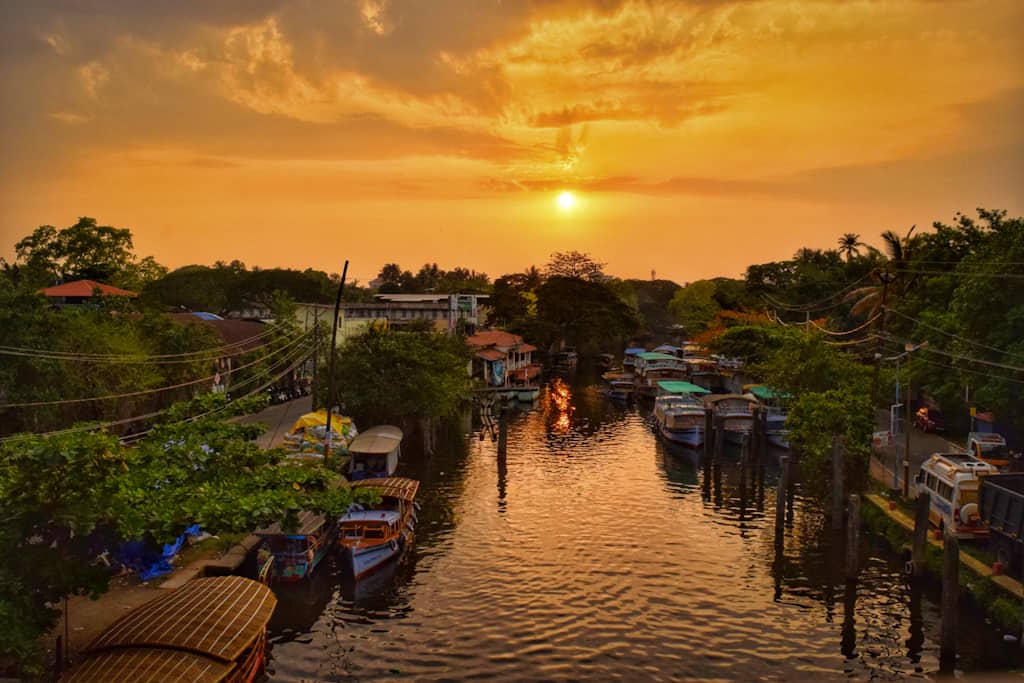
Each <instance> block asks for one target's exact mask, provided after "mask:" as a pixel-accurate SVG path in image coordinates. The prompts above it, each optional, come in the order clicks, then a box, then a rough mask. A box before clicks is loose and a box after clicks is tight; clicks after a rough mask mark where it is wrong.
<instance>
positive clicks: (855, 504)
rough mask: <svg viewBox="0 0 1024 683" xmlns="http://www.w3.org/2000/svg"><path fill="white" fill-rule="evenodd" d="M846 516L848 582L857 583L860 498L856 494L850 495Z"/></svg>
mask: <svg viewBox="0 0 1024 683" xmlns="http://www.w3.org/2000/svg"><path fill="white" fill-rule="evenodd" d="M846 514H847V520H846V580H847V581H856V580H857V574H858V572H859V567H858V564H859V561H858V560H859V556H858V552H859V550H858V545H859V543H860V496H858V495H857V494H855V493H853V494H850V502H849V503H848V509H847V511H846Z"/></svg>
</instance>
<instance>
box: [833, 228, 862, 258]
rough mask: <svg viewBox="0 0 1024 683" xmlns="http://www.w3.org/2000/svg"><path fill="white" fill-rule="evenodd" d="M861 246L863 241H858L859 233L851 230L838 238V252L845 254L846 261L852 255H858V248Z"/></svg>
mask: <svg viewBox="0 0 1024 683" xmlns="http://www.w3.org/2000/svg"><path fill="white" fill-rule="evenodd" d="M863 246H864V243H863V242H861V241H860V235H857V234H854V233H852V232H847V233H844V234H843V236H842V237H840V238H839V253H840V254H843V255H845V256H846V260H847V261H849V260H850V259H852V258H853V257H854V256H860V248H861V247H863Z"/></svg>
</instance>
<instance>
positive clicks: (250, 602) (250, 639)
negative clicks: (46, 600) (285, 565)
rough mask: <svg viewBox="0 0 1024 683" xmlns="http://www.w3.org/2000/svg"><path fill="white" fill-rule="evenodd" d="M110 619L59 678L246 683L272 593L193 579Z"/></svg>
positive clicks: (257, 671)
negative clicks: (109, 624)
mask: <svg viewBox="0 0 1024 683" xmlns="http://www.w3.org/2000/svg"><path fill="white" fill-rule="evenodd" d="M158 592H160V593H162V594H161V595H159V596H158V597H156V598H155V599H153V600H150V601H149V602H147V603H146V604H144V605H142V606H141V607H137V608H136V609H134V610H132V611H131V612H129V613H128V614H126V615H125V616H123V617H121V618H120V619H118V620H117V621H116V622H114V624H113V625H112V626H110V627H109V628H107V630H105V631H104V632H103V633H101V634H100V635H99V636H98V637H97V638H96V639H95V640H93V641H92V643H90V644H89V646H88V647H87V648H86V649H85V652H84V658H83V659H82V660H81V661H80V662H79V663H78V664H76V665H75V666H74V667H73V668H72V669H71V670H70V671H69V672H68V673H67V674H66V675H65V676H64V677H63V678H62V679H61V680H63V681H65V682H67V683H109V682H110V681H131V682H132V683H164V682H165V681H203V682H204V683H251V681H255V680H259V679H260V677H261V676H262V675H263V670H264V667H265V664H266V631H267V622H268V621H270V615H271V614H273V612H274V606H275V605H276V604H277V598H276V597H274V593H273V591H271V590H270V589H269V588H268V587H267V586H264V585H263V584H261V583H257V582H256V581H252V580H250V579H246V578H243V577H241V576H216V577H209V578H202V579H193V580H192V581H189V582H188V583H186V584H185V585H184V586H182V587H181V588H178V589H176V590H173V591H158Z"/></svg>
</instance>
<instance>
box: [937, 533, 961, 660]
mask: <svg viewBox="0 0 1024 683" xmlns="http://www.w3.org/2000/svg"><path fill="white" fill-rule="evenodd" d="M959 593H960V541H958V540H957V538H956V536H954V535H953V534H947V535H946V540H945V542H944V544H943V551H942V642H941V643H940V645H939V670H940V671H942V672H944V673H948V672H950V671H952V670H953V669H954V668H955V667H956V627H957V623H956V621H957V619H956V617H957V602H958V600H959V597H960V596H959Z"/></svg>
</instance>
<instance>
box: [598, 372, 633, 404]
mask: <svg viewBox="0 0 1024 683" xmlns="http://www.w3.org/2000/svg"><path fill="white" fill-rule="evenodd" d="M634 393H635V387H634V385H633V379H632V378H630V379H612V380H608V387H607V388H606V389H605V390H604V395H605V396H607V397H608V398H610V399H612V400H614V401H627V402H628V401H632V400H633V396H634Z"/></svg>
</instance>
